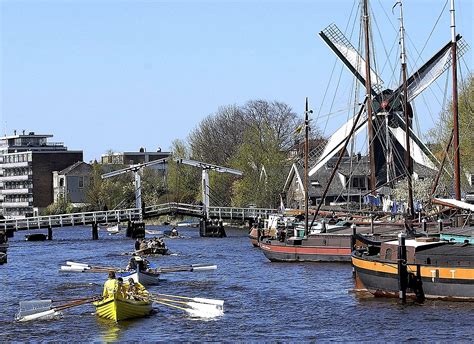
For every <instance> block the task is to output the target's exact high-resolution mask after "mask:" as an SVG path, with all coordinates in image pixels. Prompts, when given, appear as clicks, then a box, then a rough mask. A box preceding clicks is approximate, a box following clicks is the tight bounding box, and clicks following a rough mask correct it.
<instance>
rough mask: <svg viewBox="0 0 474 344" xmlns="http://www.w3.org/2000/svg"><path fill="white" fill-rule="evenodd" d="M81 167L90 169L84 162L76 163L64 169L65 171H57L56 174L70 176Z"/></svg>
mask: <svg viewBox="0 0 474 344" xmlns="http://www.w3.org/2000/svg"><path fill="white" fill-rule="evenodd" d="M83 165H85V166H88V167H89V168H90V169H92V166H91V165H90V164H88V163H86V162H84V161H78V162H76V163H74V164H72V165H71V166H69V167H66V168H65V169H63V170H61V171H59V172H58V174H64V175H67V174H70V173H71V172H72V171H74V170H76V169H78V168H79V167H82V166H83Z"/></svg>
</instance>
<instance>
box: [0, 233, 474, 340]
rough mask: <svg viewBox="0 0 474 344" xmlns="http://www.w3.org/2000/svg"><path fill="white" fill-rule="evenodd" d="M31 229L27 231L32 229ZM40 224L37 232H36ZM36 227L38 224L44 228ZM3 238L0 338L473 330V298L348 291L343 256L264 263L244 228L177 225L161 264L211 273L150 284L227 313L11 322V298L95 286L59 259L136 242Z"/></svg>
mask: <svg viewBox="0 0 474 344" xmlns="http://www.w3.org/2000/svg"><path fill="white" fill-rule="evenodd" d="M148 228H150V229H155V230H165V229H169V228H166V227H157V226H150V227H148ZM34 232H35V231H32V233H34ZM36 232H40V231H36ZM43 232H44V231H43ZM24 234H26V232H17V233H15V237H14V238H12V239H11V240H10V242H9V244H10V247H9V250H8V258H9V261H8V264H5V265H0V281H1V282H2V284H1V285H2V287H1V290H2V293H1V299H0V335H1V340H0V341H1V342H24V341H59V342H64V341H69V342H113V341H119V342H121V341H124V342H125V341H134V342H147V341H148V342H156V341H161V342H170V341H171V342H182V341H187V342H204V341H206V342H208V341H219V342H231V341H238V342H248V341H259V342H262V341H265V342H276V341H284V342H309V341H311V342H314V341H317V342H329V341H340V342H354V341H362V342H386V341H389V342H400V341H423V342H432V341H434V342H460V341H461V342H462V341H464V342H468V341H471V340H473V338H474V325H473V324H474V303H462V302H445V301H428V302H426V303H424V304H423V305H419V304H414V303H408V304H406V305H400V304H399V303H398V302H397V301H396V300H387V299H375V298H372V297H361V296H359V295H356V294H354V293H353V292H351V291H352V289H353V288H354V280H353V278H352V268H351V266H350V264H340V263H333V264H330V263H325V264H321V263H271V262H269V261H268V260H267V259H266V258H265V257H264V256H263V254H262V253H261V252H260V250H259V249H257V248H253V247H252V246H251V244H250V241H249V239H248V238H247V236H246V235H247V231H246V230H240V229H227V234H228V237H227V238H222V239H218V238H201V237H199V233H198V230H197V229H195V228H180V234H182V235H184V236H185V238H183V239H165V241H166V243H167V245H168V247H169V248H170V251H171V252H172V253H173V254H172V255H168V256H159V257H153V258H150V261H152V262H153V263H156V264H157V265H159V266H174V265H183V264H217V265H218V269H217V270H216V271H213V272H195V273H174V274H171V273H170V274H166V275H162V277H163V278H162V281H161V282H160V284H159V285H157V286H152V287H150V288H149V290H150V291H151V292H155V293H158V292H161V293H168V294H177V295H186V296H197V297H206V298H216V299H223V300H225V305H224V307H225V314H224V315H223V316H222V317H219V318H216V319H212V320H200V319H195V318H191V317H189V316H188V315H186V314H185V313H184V312H182V311H180V310H177V309H171V308H168V307H166V306H161V305H155V306H154V308H155V310H156V312H155V313H154V314H152V315H150V316H149V317H147V318H143V319H137V320H131V321H124V322H120V323H114V322H111V321H108V320H104V319H100V318H98V317H96V316H95V315H94V314H93V313H94V307H93V306H92V305H84V306H80V307H76V308H71V309H69V310H66V311H64V314H63V316H62V317H61V318H60V319H56V320H49V321H36V322H29V323H18V322H15V321H14V316H15V313H16V312H17V311H18V307H19V302H20V301H22V300H32V299H53V300H62V299H70V298H79V297H86V296H91V295H97V294H100V293H101V292H102V285H103V282H104V281H105V279H106V276H105V275H103V274H86V273H76V274H72V273H60V272H58V270H59V267H60V265H62V264H64V263H65V262H66V260H73V261H79V262H86V263H90V264H96V265H106V266H116V267H125V266H126V265H127V262H128V259H129V256H126V255H123V254H122V253H124V252H128V251H131V250H133V244H134V241H133V240H131V239H128V238H125V237H124V235H123V234H117V235H109V234H108V233H107V232H103V231H101V232H100V234H99V235H100V239H99V240H97V241H92V240H91V229H90V227H72V228H71V227H70V228H61V229H54V240H52V241H44V242H27V241H24Z"/></svg>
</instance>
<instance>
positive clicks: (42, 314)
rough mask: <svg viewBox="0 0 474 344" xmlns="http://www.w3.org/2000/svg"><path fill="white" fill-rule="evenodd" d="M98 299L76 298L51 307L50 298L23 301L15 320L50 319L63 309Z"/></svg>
mask: <svg viewBox="0 0 474 344" xmlns="http://www.w3.org/2000/svg"><path fill="white" fill-rule="evenodd" d="M100 299H101V297H100V296H94V297H89V298H84V299H78V300H75V301H71V302H69V303H66V304H63V305H60V306H55V307H53V308H51V303H52V301H51V300H33V301H23V302H20V311H19V312H18V314H17V316H16V320H17V321H21V322H25V321H32V320H38V319H51V318H54V317H55V316H57V315H59V312H60V311H62V310H64V309H68V308H72V307H76V306H80V305H83V304H86V303H91V302H94V301H97V300H100Z"/></svg>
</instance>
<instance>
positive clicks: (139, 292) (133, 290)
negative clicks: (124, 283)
mask: <svg viewBox="0 0 474 344" xmlns="http://www.w3.org/2000/svg"><path fill="white" fill-rule="evenodd" d="M127 297H128V298H130V299H134V300H143V299H145V298H148V291H147V290H146V289H145V287H144V286H143V284H141V283H140V282H135V281H134V279H133V278H129V279H128V288H127Z"/></svg>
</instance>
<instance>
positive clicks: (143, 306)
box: [94, 296, 153, 321]
mask: <svg viewBox="0 0 474 344" xmlns="http://www.w3.org/2000/svg"><path fill="white" fill-rule="evenodd" d="M152 305H153V302H152V301H150V300H145V301H137V300H131V299H130V300H129V299H123V298H119V297H116V296H111V297H108V298H106V299H104V300H101V301H97V302H94V306H95V307H96V315H97V316H99V317H101V318H106V319H109V320H113V321H121V320H126V319H133V318H142V317H145V316H147V315H148V314H150V313H151V310H152Z"/></svg>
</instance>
